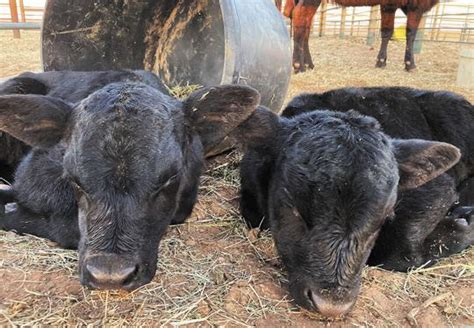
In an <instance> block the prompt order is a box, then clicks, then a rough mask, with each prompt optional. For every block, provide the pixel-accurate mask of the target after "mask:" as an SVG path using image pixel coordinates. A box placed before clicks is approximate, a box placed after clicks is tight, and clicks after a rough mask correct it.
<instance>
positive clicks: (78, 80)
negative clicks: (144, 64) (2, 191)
mask: <svg viewBox="0 0 474 328" xmlns="http://www.w3.org/2000/svg"><path fill="white" fill-rule="evenodd" d="M120 81H123V82H126V81H130V82H131V81H135V82H143V83H146V84H148V85H150V86H152V87H153V88H156V89H158V90H160V91H161V92H163V93H164V94H168V91H167V89H166V87H165V85H164V84H163V83H162V82H161V80H160V79H159V78H158V77H157V76H156V75H154V74H153V73H150V72H146V71H101V72H70V71H55V72H44V73H31V72H26V73H22V74H20V75H18V76H16V77H14V78H11V79H9V80H7V81H5V82H3V83H2V84H0V95H8V94H19V95H20V94H22V95H26V94H30V95H31V94H33V95H48V96H51V97H54V98H58V99H60V100H63V101H65V102H69V103H76V102H79V101H80V100H82V99H84V98H86V97H87V96H89V95H90V94H91V93H93V92H94V91H96V90H98V89H101V88H102V87H104V86H106V85H107V84H110V83H113V82H120ZM30 149H31V148H30V147H29V146H28V145H27V144H25V143H24V142H21V141H19V140H18V139H16V138H13V137H11V136H10V135H8V134H5V133H2V132H0V177H1V178H3V179H4V180H7V181H10V182H12V180H13V172H14V170H15V168H16V167H17V166H18V164H19V163H20V160H21V159H22V158H23V157H24V156H25V155H26V154H27V153H28V151H29V150H30Z"/></svg>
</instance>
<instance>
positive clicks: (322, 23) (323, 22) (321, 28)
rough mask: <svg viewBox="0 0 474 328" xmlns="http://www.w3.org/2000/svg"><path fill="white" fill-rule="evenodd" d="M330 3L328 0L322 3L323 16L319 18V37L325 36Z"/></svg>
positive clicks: (323, 0)
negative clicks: (327, 11) (327, 10)
mask: <svg viewBox="0 0 474 328" xmlns="http://www.w3.org/2000/svg"><path fill="white" fill-rule="evenodd" d="M327 5H328V2H327V0H322V1H321V7H320V8H321V11H320V13H321V16H320V17H319V36H320V37H321V36H324V28H325V27H326V8H327Z"/></svg>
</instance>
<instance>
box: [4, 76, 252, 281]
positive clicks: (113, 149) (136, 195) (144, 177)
mask: <svg viewBox="0 0 474 328" xmlns="http://www.w3.org/2000/svg"><path fill="white" fill-rule="evenodd" d="M45 74H52V73H45ZM58 74H59V73H58ZM90 74H91V75H90V76H89V73H71V72H70V73H67V74H66V75H64V77H67V81H64V83H63V85H64V86H65V89H67V90H69V88H70V92H71V93H74V92H75V95H74V96H73V95H72V94H71V98H72V99H77V100H78V102H75V103H74V102H73V101H72V102H65V101H64V100H62V96H61V95H64V96H65V97H66V93H65V91H64V90H62V89H61V84H60V83H59V82H58V83H56V82H57V81H56V80H55V81H56V82H55V83H50V84H45V85H46V86H47V90H48V95H32V94H26V95H25V94H20V95H18V94H17V95H4V96H0V130H2V131H4V132H6V133H8V134H9V135H10V136H12V137H14V138H16V139H18V140H21V141H22V142H24V143H26V144H28V145H29V146H31V147H32V148H33V149H32V151H31V152H30V153H29V154H28V155H27V156H26V157H25V158H24V160H23V161H22V162H21V164H20V166H19V167H18V170H17V172H16V179H15V184H14V186H13V190H9V191H8V190H7V191H5V190H3V191H0V199H1V200H2V201H3V202H4V203H5V202H9V201H11V200H12V194H14V196H15V197H16V200H17V205H18V206H17V210H15V211H13V212H10V213H7V214H5V215H1V216H0V228H1V229H4V230H15V231H17V232H18V233H29V234H34V235H37V236H40V237H44V238H48V239H51V240H53V241H56V242H57V243H59V244H60V245H61V246H63V247H67V248H78V249H79V272H80V276H81V282H82V283H83V284H84V285H88V286H90V287H93V288H123V289H127V290H131V289H134V288H137V287H139V286H141V285H143V284H145V283H147V282H149V281H150V280H151V279H152V278H153V276H154V274H155V271H156V262H157V255H158V245H159V242H160V240H161V238H162V236H163V234H164V232H165V230H166V227H167V226H168V225H169V224H170V223H181V222H183V221H184V220H185V219H186V217H187V216H188V215H189V214H190V213H191V211H192V208H193V205H194V202H195V200H196V196H197V188H198V184H199V176H200V174H201V167H202V165H203V158H204V153H205V152H207V151H209V150H210V149H211V148H213V147H214V146H216V145H217V144H218V143H219V142H220V141H222V139H224V138H225V136H226V135H227V134H228V133H230V132H231V131H232V130H233V129H235V128H236V127H237V126H238V125H239V124H240V123H241V122H243V121H244V120H245V119H247V118H248V117H249V116H250V115H251V114H252V112H253V111H254V110H255V108H256V106H257V104H258V101H259V99H260V97H259V95H258V93H257V92H256V91H255V90H253V89H251V88H248V87H242V86H232V85H229V86H217V87H210V88H204V89H201V90H199V91H197V92H195V93H194V94H192V95H191V96H190V97H189V98H188V99H187V100H186V101H184V102H180V101H178V100H176V99H174V98H171V97H170V96H168V95H166V94H165V93H163V92H162V91H160V90H159V88H155V87H153V86H150V85H147V84H144V83H141V82H140V83H137V82H129V81H124V82H117V83H110V84H106V85H105V86H98V87H97V90H96V91H93V89H94V88H93V87H92V86H91V84H90V83H93V82H91V80H92V81H93V80H94V79H93V77H94V76H96V77H97V74H96V73H90ZM99 75H100V74H99ZM40 77H41V78H42V77H43V75H40ZM38 80H39V81H40V82H41V79H38ZM28 83H29V82H28ZM74 83H75V84H76V86H77V87H76V88H74V87H73V86H74ZM84 83H85V85H83V84H84ZM104 83H106V82H104ZM99 84H100V83H99ZM30 85H31V84H30ZM19 89H22V88H19ZM74 90H76V91H74ZM79 90H88V91H84V93H82V94H81V93H80V92H79ZM89 91H90V92H91V94H90V95H87V93H88V92H89ZM53 95H54V96H53Z"/></svg>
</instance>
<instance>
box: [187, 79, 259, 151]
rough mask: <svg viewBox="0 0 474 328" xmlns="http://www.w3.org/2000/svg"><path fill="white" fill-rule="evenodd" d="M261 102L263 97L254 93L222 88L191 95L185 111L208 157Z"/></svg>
mask: <svg viewBox="0 0 474 328" xmlns="http://www.w3.org/2000/svg"><path fill="white" fill-rule="evenodd" d="M259 102H260V94H259V93H258V92H257V91H256V90H255V89H252V88H250V87H246V86H241V85H222V86H215V87H209V88H203V89H200V90H198V91H196V92H194V93H192V94H191V95H190V96H189V98H188V99H187V100H186V101H185V102H184V108H185V113H186V116H187V117H188V119H189V120H190V121H191V124H192V126H193V127H194V129H195V130H196V132H197V133H198V134H199V135H200V137H201V141H202V144H203V147H204V152H205V153H207V152H208V151H209V150H211V149H212V148H213V147H215V146H217V145H218V144H219V143H220V142H221V141H222V140H223V139H224V138H225V137H226V136H227V135H228V134H229V133H230V132H232V131H233V130H234V129H235V128H236V127H237V126H239V125H240V124H241V123H242V122H244V121H245V120H246V119H247V118H249V116H250V115H252V113H253V112H254V111H255V109H256V108H257V105H258V104H259Z"/></svg>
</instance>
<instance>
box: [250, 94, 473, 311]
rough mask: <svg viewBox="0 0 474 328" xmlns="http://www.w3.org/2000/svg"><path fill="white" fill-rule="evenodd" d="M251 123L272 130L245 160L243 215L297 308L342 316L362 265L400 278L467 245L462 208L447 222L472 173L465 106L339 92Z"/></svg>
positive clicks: (468, 229)
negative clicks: (273, 249) (267, 237)
mask: <svg viewBox="0 0 474 328" xmlns="http://www.w3.org/2000/svg"><path fill="white" fill-rule="evenodd" d="M435 106H438V107H435ZM322 108H327V109H330V110H331V111H325V110H318V109H322ZM349 109H355V110H357V111H358V112H360V113H362V114H366V115H371V116H374V117H376V118H377V119H379V120H380V124H381V126H382V127H380V125H379V123H378V122H377V120H375V119H374V118H372V117H369V116H363V115H361V114H359V113H358V112H354V111H349ZM337 111H340V112H337ZM448 111H449V114H447V112H448ZM251 121H254V122H258V124H256V125H259V126H267V127H269V128H267V129H262V130H261V131H262V133H263V135H262V136H260V138H259V140H258V141H257V142H253V143H252V144H250V145H249V146H248V151H247V153H246V154H245V156H244V159H243V161H242V165H241V180H242V197H241V209H242V213H243V216H244V217H245V218H246V219H247V221H248V222H249V224H250V225H251V226H261V227H268V226H269V227H270V228H271V230H272V233H273V236H274V239H275V242H276V246H277V249H278V252H279V254H280V256H281V258H282V261H283V263H284V264H285V266H286V268H287V270H288V274H289V280H290V286H289V288H290V292H291V294H292V296H293V298H294V299H295V301H296V302H297V303H298V304H300V305H302V306H304V307H306V308H309V309H318V310H319V311H320V312H321V313H323V314H325V315H328V316H336V315H340V314H344V313H346V312H347V311H349V309H350V308H351V306H352V305H353V303H354V301H355V299H356V296H357V294H358V290H359V286H360V275H361V271H362V269H363V267H364V265H365V263H366V262H367V260H369V263H370V264H377V265H383V266H384V267H386V268H388V269H395V270H407V269H408V268H409V267H412V266H419V265H422V264H425V263H427V262H428V263H432V262H433V260H436V259H437V258H440V257H443V256H448V255H450V254H453V253H456V252H459V251H460V250H462V249H464V248H466V247H467V246H469V245H470V244H472V243H473V241H474V228H473V225H472V224H471V220H472V216H471V215H470V214H469V207H465V208H464V209H463V210H459V211H458V212H456V209H454V210H453V211H452V212H451V214H450V215H451V216H448V217H446V215H448V212H449V211H450V209H452V206H453V205H455V204H456V201H457V198H458V191H459V192H461V193H462V191H463V187H462V185H463V183H465V181H468V180H469V179H472V176H473V173H474V165H473V164H474V162H473V158H472V156H473V154H474V149H473V147H474V139H473V136H474V130H473V128H474V111H473V109H472V105H471V104H469V103H468V102H467V101H466V100H464V99H463V98H461V97H459V96H456V95H452V94H447V93H434V92H428V91H419V90H412V89H404V88H368V89H342V90H334V91H330V92H327V93H324V94H321V95H319V94H313V95H302V96H300V97H296V98H295V99H294V100H293V101H291V102H290V104H289V105H288V107H287V108H286V109H285V111H284V112H283V117H282V118H278V117H277V116H276V115H273V114H272V113H271V112H269V111H265V110H263V109H261V110H258V111H257V112H256V113H255V114H254V116H253V118H252V120H249V122H251ZM262 122H267V124H266V125H263V124H262ZM248 124H249V123H248ZM382 128H383V129H384V131H385V132H386V133H387V134H385V133H384V132H382ZM388 135H390V136H392V137H395V138H402V137H405V138H417V139H405V140H403V139H392V138H391V137H389V136H388ZM423 139H433V140H439V141H445V142H435V141H429V140H423ZM446 142H449V143H453V144H454V145H455V146H457V147H458V148H457V147H455V146H453V145H451V144H448V143H446ZM459 149H461V150H462V151H463V156H462V158H461V153H460V151H459ZM460 159H461V160H460ZM459 160H460V161H459ZM458 161H459V163H458ZM456 163H458V164H457V165H455V164H456ZM451 168H452V169H451ZM450 169H451V170H450ZM447 170H449V174H443V173H444V172H446V171H447ZM456 188H457V189H458V190H456ZM464 188H467V187H464ZM471 205H472V203H471ZM453 216H454V217H453ZM369 255H370V258H369Z"/></svg>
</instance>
